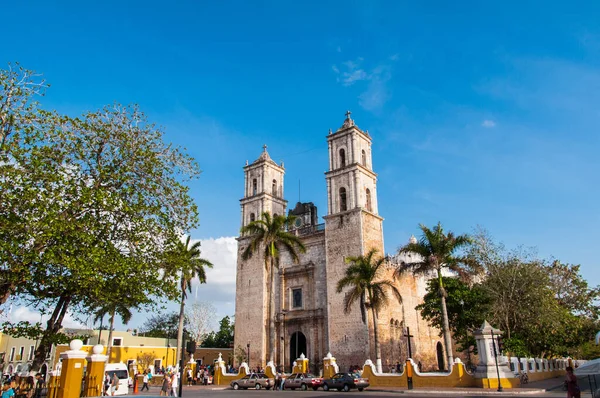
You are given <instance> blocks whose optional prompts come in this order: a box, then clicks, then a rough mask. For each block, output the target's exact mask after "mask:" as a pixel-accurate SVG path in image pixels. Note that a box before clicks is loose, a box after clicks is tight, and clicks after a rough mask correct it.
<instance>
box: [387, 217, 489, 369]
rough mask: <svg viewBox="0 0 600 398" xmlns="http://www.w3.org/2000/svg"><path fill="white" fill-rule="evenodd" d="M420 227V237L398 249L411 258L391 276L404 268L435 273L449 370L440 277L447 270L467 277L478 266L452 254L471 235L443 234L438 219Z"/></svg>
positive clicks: (449, 350)
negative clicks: (429, 225) (428, 225)
mask: <svg viewBox="0 0 600 398" xmlns="http://www.w3.org/2000/svg"><path fill="white" fill-rule="evenodd" d="M419 227H420V228H421V231H422V232H423V236H422V237H421V239H420V240H419V241H414V240H412V241H411V242H410V243H408V244H407V245H405V246H403V247H401V248H400V250H399V253H401V254H407V253H410V254H415V255H416V256H414V261H412V262H403V263H402V264H401V265H400V266H399V267H398V268H397V269H396V271H395V272H394V276H395V277H399V276H400V275H402V274H403V273H405V272H406V271H412V272H413V274H415V275H427V274H430V273H432V272H435V273H436V275H437V278H438V284H439V292H438V294H439V296H440V301H441V307H442V308H441V310H442V332H443V334H444V346H445V347H446V357H447V359H448V369H451V368H452V364H453V363H454V357H453V355H452V336H451V335H450V325H449V323H448V310H447V308H446V289H445V288H444V283H443V280H442V271H443V270H444V269H447V270H450V271H451V272H453V273H455V274H457V275H458V276H460V277H461V278H463V279H467V278H469V277H470V276H472V275H474V274H476V273H477V272H479V271H480V267H479V266H478V265H477V264H475V263H473V262H471V261H470V260H469V259H467V258H466V257H463V256H456V255H455V254H454V253H455V252H456V251H457V250H459V249H460V248H462V247H465V246H467V245H470V244H471V238H470V237H469V236H468V235H459V236H455V235H454V234H453V233H452V232H448V234H445V233H444V230H443V229H442V225H441V223H439V222H438V224H437V225H436V226H435V227H433V229H429V228H428V227H426V226H425V225H423V224H420V225H419Z"/></svg>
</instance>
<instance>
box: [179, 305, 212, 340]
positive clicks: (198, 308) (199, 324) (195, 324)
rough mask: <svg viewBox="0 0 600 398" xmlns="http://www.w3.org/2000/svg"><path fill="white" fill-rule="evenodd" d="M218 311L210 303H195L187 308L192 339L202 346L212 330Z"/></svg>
mask: <svg viewBox="0 0 600 398" xmlns="http://www.w3.org/2000/svg"><path fill="white" fill-rule="evenodd" d="M216 313H217V310H216V308H215V306H214V305H213V304H212V303H211V302H210V301H202V302H195V303H192V304H191V305H189V306H187V307H186V309H185V316H186V319H187V320H188V325H189V332H190V338H191V339H192V340H194V341H195V342H196V344H198V345H201V344H202V342H203V341H204V339H205V338H206V336H207V335H208V333H210V331H211V330H212V327H213V324H214V322H215V320H216V319H215V315H216Z"/></svg>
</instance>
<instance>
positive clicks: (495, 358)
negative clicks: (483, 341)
mask: <svg viewBox="0 0 600 398" xmlns="http://www.w3.org/2000/svg"><path fill="white" fill-rule="evenodd" d="M492 347H494V361H495V362H496V374H497V375H498V392H502V391H503V390H504V389H503V388H502V382H501V380H500V370H499V369H498V350H497V349H496V339H495V338H494V330H493V329H492Z"/></svg>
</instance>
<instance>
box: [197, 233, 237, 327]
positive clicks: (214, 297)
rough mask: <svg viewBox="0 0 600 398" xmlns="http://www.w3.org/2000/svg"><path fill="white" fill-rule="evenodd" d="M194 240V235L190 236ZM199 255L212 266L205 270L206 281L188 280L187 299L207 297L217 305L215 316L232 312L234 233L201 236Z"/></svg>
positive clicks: (234, 272)
mask: <svg viewBox="0 0 600 398" xmlns="http://www.w3.org/2000/svg"><path fill="white" fill-rule="evenodd" d="M192 241H193V242H197V241H198V240H197V239H192ZM201 242H202V247H201V251H202V254H201V256H202V258H205V259H207V260H209V261H210V262H211V263H212V264H213V268H212V269H210V268H208V269H207V270H206V284H200V283H199V282H198V280H197V279H196V280H194V281H192V293H191V294H190V295H188V302H190V303H191V302H193V301H199V302H202V301H210V302H212V303H213V304H214V306H215V307H216V308H217V319H218V320H220V319H221V318H223V317H224V316H226V315H229V316H231V315H233V314H234V313H235V276H236V268H237V241H236V240H235V237H220V238H216V239H215V238H209V239H201Z"/></svg>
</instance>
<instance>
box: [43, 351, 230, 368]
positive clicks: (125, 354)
mask: <svg viewBox="0 0 600 398" xmlns="http://www.w3.org/2000/svg"><path fill="white" fill-rule="evenodd" d="M68 350H69V346H67V345H59V346H57V347H56V352H55V362H54V363H57V362H56V361H58V358H60V354H61V353H63V352H65V351H68ZM81 350H83V351H86V352H89V353H91V352H92V346H91V345H84V346H83V347H82V348H81ZM167 350H168V355H167ZM176 351H177V349H176V348H174V347H171V348H167V347H147V346H133V347H112V348H111V350H110V359H109V361H108V362H109V363H119V362H123V363H125V364H126V363H127V361H128V360H130V359H135V360H137V357H138V355H141V354H144V353H152V354H153V355H154V359H160V360H162V365H161V366H164V367H165V368H166V367H168V366H175V361H176V358H177V355H176ZM232 351H233V350H232V349H231V348H223V349H219V348H198V349H196V352H195V353H194V360H197V359H202V360H203V363H204V364H205V365H212V364H213V362H214V361H215V360H216V359H217V357H218V356H219V353H221V354H222V356H223V359H224V360H225V361H227V358H228V356H229V353H231V352H232ZM103 354H106V347H105V348H104V352H103ZM188 361H189V355H188V354H187V353H186V355H185V362H186V363H187V362H188ZM150 365H154V361H153V362H152V363H151V364H150ZM139 371H143V369H142V368H141V367H140V368H139Z"/></svg>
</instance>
